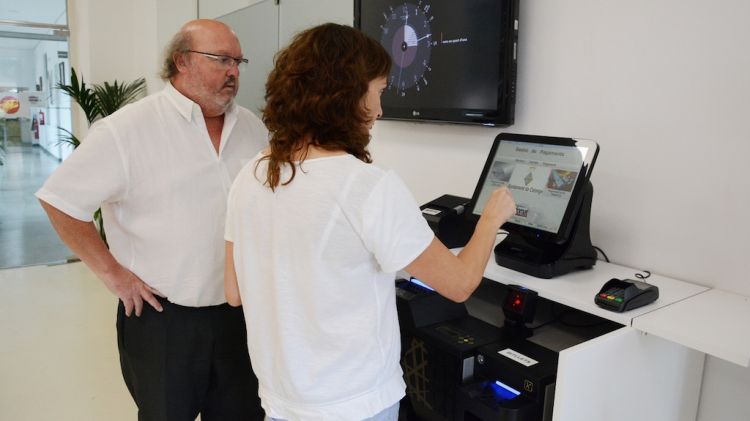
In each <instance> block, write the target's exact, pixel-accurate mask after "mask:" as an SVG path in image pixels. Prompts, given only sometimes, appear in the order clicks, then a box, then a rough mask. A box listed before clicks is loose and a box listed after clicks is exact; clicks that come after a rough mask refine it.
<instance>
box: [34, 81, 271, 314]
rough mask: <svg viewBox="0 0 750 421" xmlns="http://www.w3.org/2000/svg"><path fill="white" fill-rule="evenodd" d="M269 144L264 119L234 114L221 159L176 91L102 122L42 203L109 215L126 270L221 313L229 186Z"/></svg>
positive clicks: (115, 249)
mask: <svg viewBox="0 0 750 421" xmlns="http://www.w3.org/2000/svg"><path fill="white" fill-rule="evenodd" d="M267 144H268V132H267V131H266V129H265V127H264V126H263V123H262V122H261V121H260V119H258V117H256V116H255V115H254V114H253V113H251V112H250V111H248V110H247V109H245V108H242V107H240V106H237V105H233V106H231V108H230V109H229V110H228V111H227V112H226V114H225V118H224V128H223V130H222V134H221V144H220V151H219V154H218V155H217V153H216V150H215V149H214V147H213V145H212V144H211V139H210V138H209V136H208V131H207V129H206V125H205V120H204V119H203V114H202V112H201V109H200V107H199V106H198V105H197V104H195V103H194V102H192V101H191V100H190V99H188V98H187V97H185V96H183V95H182V94H180V93H179V92H178V91H177V90H176V89H175V88H174V87H172V85H170V84H167V86H166V87H165V88H164V90H162V91H161V92H158V93H156V94H153V95H150V96H148V97H146V98H144V99H142V100H140V101H138V102H136V103H134V104H131V105H128V106H126V107H124V108H122V109H121V110H119V111H118V112H116V113H114V114H113V115H111V116H109V117H107V118H104V119H102V120H99V121H97V122H96V123H95V124H94V125H93V126H92V127H91V129H90V131H89V134H88V136H86V139H85V140H84V141H83V142H82V143H81V145H80V146H79V147H78V148H77V149H76V150H75V152H74V153H73V154H72V155H71V156H70V157H69V158H68V159H66V160H65V161H64V162H63V163H62V164H61V165H60V167H59V168H58V169H57V170H56V171H55V172H54V173H53V174H52V176H50V178H49V179H48V180H47V181H46V183H45V184H44V185H43V186H42V188H41V189H40V190H39V191H38V192H37V193H36V196H37V197H38V198H40V199H41V200H44V201H45V202H47V203H49V204H50V205H52V206H54V207H55V208H57V209H59V210H60V211H62V212H64V213H66V214H68V215H70V216H72V217H73V218H76V219H79V220H82V221H91V220H92V215H93V213H94V211H95V210H96V209H97V208H98V207H100V206H101V208H102V213H103V218H104V227H105V230H106V233H107V241H108V243H109V246H110V251H111V252H112V254H113V255H114V257H115V258H116V259H117V261H118V262H119V263H120V264H122V265H123V266H124V267H126V268H128V269H129V270H131V271H132V272H133V273H135V274H136V275H138V276H139V277H140V278H141V279H142V280H143V281H144V282H146V283H147V284H148V285H150V286H151V287H153V288H156V289H157V290H159V291H160V292H162V293H163V294H165V295H166V296H167V297H168V298H169V300H170V301H171V302H173V303H177V304H180V305H185V306H193V307H200V306H208V305H216V304H221V303H224V302H226V299H225V297H224V282H223V279H224V239H223V234H224V216H225V214H226V201H227V195H228V192H229V187H230V186H231V184H232V181H233V180H234V177H235V176H236V175H237V173H238V172H239V170H240V168H242V166H243V165H244V164H245V163H246V162H248V161H249V160H250V159H252V157H253V156H255V154H257V153H258V151H260V150H261V149H263V148H264V147H266V146H267Z"/></svg>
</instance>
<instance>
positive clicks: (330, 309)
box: [225, 24, 515, 421]
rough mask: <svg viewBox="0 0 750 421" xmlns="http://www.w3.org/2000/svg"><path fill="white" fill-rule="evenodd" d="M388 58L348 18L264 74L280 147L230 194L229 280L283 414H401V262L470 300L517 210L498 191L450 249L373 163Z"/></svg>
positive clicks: (269, 408) (264, 385)
mask: <svg viewBox="0 0 750 421" xmlns="http://www.w3.org/2000/svg"><path fill="white" fill-rule="evenodd" d="M390 65H391V61H390V58H389V57H388V54H387V53H386V51H385V50H384V49H383V48H382V47H381V46H380V44H378V43H377V42H376V41H374V40H372V39H370V38H368V37H367V36H365V35H364V34H362V33H361V32H359V31H357V30H356V29H353V28H351V27H347V26H342V25H335V24H325V25H321V26H318V27H314V28H311V29H309V30H307V31H304V32H302V33H300V34H299V35H297V36H296V37H295V38H294V40H293V41H292V43H291V44H290V45H289V46H288V47H287V48H286V49H285V50H283V51H281V52H280V53H279V55H278V56H277V58H276V63H275V68H274V70H273V71H272V72H271V74H270V75H269V78H268V82H267V84H266V108H265V109H264V114H263V120H264V122H265V123H266V125H267V127H268V129H269V131H270V133H271V140H270V146H269V148H268V149H267V150H265V151H263V152H261V153H260V154H259V155H258V157H257V160H256V161H255V163H251V164H250V165H247V166H246V167H245V168H244V169H243V170H242V172H241V173H240V175H239V176H238V177H237V179H236V181H235V183H234V185H233V186H232V190H231V192H230V198H229V205H228V208H229V210H228V215H227V225H226V236H225V238H226V239H227V243H226V245H227V249H226V256H227V266H226V278H225V292H226V295H227V300H228V301H229V303H230V304H232V305H240V304H241V303H244V306H243V308H244V313H245V318H246V320H247V326H248V345H249V349H250V355H251V360H252V363H253V369H254V370H255V373H256V374H257V376H258V379H259V383H260V388H259V395H260V397H261V401H262V404H263V408H264V409H265V410H266V413H267V414H268V415H269V416H270V417H272V418H274V419H285V420H305V421H307V420H324V421H331V420H347V421H352V420H353V421H359V420H363V419H373V420H396V419H397V417H398V402H399V400H400V399H401V398H402V397H403V396H404V390H405V384H404V382H403V380H402V371H401V367H400V365H399V352H400V342H399V328H398V319H397V316H396V305H395V287H394V275H395V272H396V271H398V270H401V269H405V270H407V271H408V272H409V273H411V274H412V275H413V276H416V277H418V278H420V279H422V280H424V281H425V282H427V283H428V284H430V285H431V286H432V287H433V288H435V289H436V290H437V291H438V292H439V293H440V294H442V295H444V296H446V297H448V298H450V299H452V300H455V301H463V300H465V299H466V298H468V297H469V295H471V293H472V292H473V291H474V289H475V288H476V287H477V285H478V284H479V282H480V281H481V278H482V274H483V273H484V268H485V266H486V265H487V261H488V259H489V256H490V253H491V250H492V246H493V244H494V241H495V236H496V233H497V230H498V228H499V227H500V225H502V224H503V223H504V222H505V221H506V220H507V219H508V218H509V217H510V216H511V215H512V214H513V213H514V212H515V204H514V202H513V199H512V198H511V196H510V194H509V193H508V191H507V190H506V189H500V190H497V191H495V192H494V193H493V195H492V197H491V198H490V200H489V201H488V202H487V205H486V206H485V210H484V213H483V215H482V217H481V218H480V220H479V223H478V224H477V228H476V231H475V233H474V235H473V237H472V238H471V241H470V242H469V244H467V246H466V247H465V248H464V249H463V251H462V252H461V253H460V254H459V255H458V256H454V255H453V254H452V253H451V252H450V251H449V250H448V249H446V248H445V246H444V245H443V244H442V243H440V241H438V240H437V239H436V238H435V237H434V235H433V233H432V231H431V230H430V229H429V227H428V226H427V224H426V222H425V220H424V218H423V217H422V216H421V214H420V211H419V208H418V206H417V204H416V202H415V201H414V199H413V197H412V196H411V194H410V193H409V191H408V190H407V188H406V187H405V186H404V184H403V182H402V181H401V180H400V179H399V178H398V177H397V176H396V175H395V174H394V173H393V172H392V171H384V170H382V169H380V168H378V167H376V166H374V165H371V164H370V162H371V159H370V154H369V152H368V151H367V144H368V142H369V130H370V129H371V128H372V126H373V123H374V122H375V120H376V119H377V118H378V117H380V114H381V107H380V94H381V93H382V92H383V90H384V89H385V87H386V76H387V75H388V73H389V71H390Z"/></svg>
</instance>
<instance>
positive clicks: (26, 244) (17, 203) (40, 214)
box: [0, 144, 72, 268]
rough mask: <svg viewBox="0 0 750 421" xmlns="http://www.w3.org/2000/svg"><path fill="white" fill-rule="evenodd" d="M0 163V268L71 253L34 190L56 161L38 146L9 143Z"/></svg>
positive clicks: (55, 259) (56, 259) (47, 260)
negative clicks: (58, 235)
mask: <svg viewBox="0 0 750 421" xmlns="http://www.w3.org/2000/svg"><path fill="white" fill-rule="evenodd" d="M3 161H4V162H3V164H4V165H1V166H0V268H9V267H18V266H28V265H38V264H46V263H50V262H61V261H65V260H66V259H68V258H69V257H71V255H72V253H71V252H70V250H69V249H68V248H67V247H66V246H65V245H64V244H63V243H62V241H60V239H59V238H58V237H57V234H56V233H55V231H54V229H53V228H52V226H51V225H50V223H49V220H48V219H47V216H46V214H45V213H44V211H43V210H42V208H41V206H39V202H38V201H37V199H36V197H34V192H36V190H37V189H39V187H40V186H41V185H42V183H44V180H46V179H47V177H48V176H49V175H50V173H52V171H53V170H54V169H55V168H57V166H58V165H59V163H58V161H57V159H55V158H53V157H52V156H50V155H49V154H47V153H46V152H44V151H43V150H42V149H41V148H39V147H32V146H20V145H11V144H8V145H7V148H6V154H5V158H4V160H3Z"/></svg>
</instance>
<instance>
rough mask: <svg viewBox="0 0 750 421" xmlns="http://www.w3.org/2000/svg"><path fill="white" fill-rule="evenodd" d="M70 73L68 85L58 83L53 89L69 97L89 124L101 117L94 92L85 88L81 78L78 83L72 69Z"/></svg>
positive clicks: (74, 71)
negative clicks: (81, 111)
mask: <svg viewBox="0 0 750 421" xmlns="http://www.w3.org/2000/svg"><path fill="white" fill-rule="evenodd" d="M70 73H71V76H70V85H65V84H62V83H58V84H57V85H56V86H55V87H56V88H57V89H60V90H61V91H63V92H64V93H65V94H67V95H68V96H69V97H71V98H72V99H73V100H74V101H75V102H76V103H77V104H78V105H79V106H80V107H81V109H82V110H83V112H84V113H85V114H86V120H88V122H89V124H91V123H93V122H94V120H96V119H97V118H99V116H101V115H102V114H101V110H100V109H99V102H98V101H97V98H96V94H95V92H94V90H92V89H91V88H89V87H87V86H86V82H84V81H83V77H81V81H80V83H79V81H78V75H77V74H76V70H75V69H74V68H71V69H70Z"/></svg>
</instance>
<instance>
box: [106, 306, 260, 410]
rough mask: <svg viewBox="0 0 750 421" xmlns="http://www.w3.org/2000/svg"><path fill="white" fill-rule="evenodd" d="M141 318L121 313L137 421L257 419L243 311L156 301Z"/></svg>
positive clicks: (125, 368)
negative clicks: (159, 306)
mask: <svg viewBox="0 0 750 421" xmlns="http://www.w3.org/2000/svg"><path fill="white" fill-rule="evenodd" d="M159 301H160V302H161V304H162V307H163V308H164V311H163V312H161V313H159V312H157V311H156V310H154V308H153V307H151V306H150V305H148V304H147V303H144V306H143V311H142V313H141V316H140V317H136V316H135V314H131V316H130V317H126V316H125V307H124V306H123V304H122V301H121V302H120V305H119V307H118V310H117V342H118V348H119V350H120V366H121V368H122V375H123V377H124V379H125V384H126V385H127V387H128V390H130V394H131V395H132V396H133V400H135V403H136V405H137V406H138V420H139V421H194V420H195V418H196V417H197V416H198V414H200V415H201V420H202V421H256V420H258V421H260V420H263V419H264V413H263V410H262V409H261V406H260V399H259V398H258V379H257V378H256V377H255V373H253V370H252V367H251V366H250V357H249V355H248V352H247V340H246V338H247V331H246V330H245V319H244V316H243V314H242V308H241V307H238V308H234V307H231V306H229V305H228V304H223V305H218V306H211V307H199V308H196V307H184V306H179V305H176V304H172V303H170V302H168V301H167V300H165V299H159Z"/></svg>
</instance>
